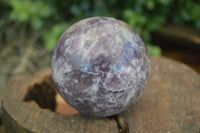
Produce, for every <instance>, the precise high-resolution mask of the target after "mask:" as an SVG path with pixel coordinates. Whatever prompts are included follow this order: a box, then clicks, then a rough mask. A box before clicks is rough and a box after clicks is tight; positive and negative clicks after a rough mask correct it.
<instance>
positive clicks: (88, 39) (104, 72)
mask: <svg viewBox="0 0 200 133" xmlns="http://www.w3.org/2000/svg"><path fill="white" fill-rule="evenodd" d="M150 66H151V64H150V57H149V53H148V51H147V48H146V46H145V44H144V42H143V41H142V39H141V38H140V37H139V35H138V34H137V33H136V32H135V31H134V30H133V29H132V28H131V27H130V26H129V25H127V24H126V23H124V22H122V21H120V20H116V19H114V18H108V17H93V18H88V19H84V20H82V21H79V22H77V23H75V24H74V25H72V26H71V27H70V28H68V29H67V30H66V31H65V33H64V34H63V35H62V36H61V38H60V39H59V41H58V43H57V45H56V48H55V50H54V53H53V57H52V62H51V67H52V76H53V80H54V82H55V85H56V88H57V91H58V92H59V93H60V95H61V96H62V97H63V99H64V100H65V101H66V102H67V103H69V104H70V105H71V106H72V107H74V108H75V109H77V110H78V111H79V112H81V113H83V114H87V115H91V116H97V117H104V116H111V115H116V114H118V113H120V112H121V111H123V110H125V109H127V108H128V106H129V105H130V104H133V103H135V102H136V101H137V100H138V98H139V97H140V96H141V95H142V93H143V91H144V88H145V86H146V84H147V82H148V79H149V75H150Z"/></svg>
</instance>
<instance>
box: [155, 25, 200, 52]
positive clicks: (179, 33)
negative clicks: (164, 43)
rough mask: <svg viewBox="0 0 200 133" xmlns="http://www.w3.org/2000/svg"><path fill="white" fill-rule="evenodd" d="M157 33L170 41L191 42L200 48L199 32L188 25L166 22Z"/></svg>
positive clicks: (186, 43) (188, 43)
mask: <svg viewBox="0 0 200 133" xmlns="http://www.w3.org/2000/svg"><path fill="white" fill-rule="evenodd" d="M158 33H159V34H160V35H161V36H163V37H165V38H166V40H170V41H171V42H181V43H182V44H184V45H191V44H193V45H194V46H195V45H196V47H198V48H200V33H199V32H197V31H196V30H194V29H192V28H190V27H186V26H180V25H173V24H168V25H165V26H163V27H162V28H161V30H160V31H159V32H158Z"/></svg>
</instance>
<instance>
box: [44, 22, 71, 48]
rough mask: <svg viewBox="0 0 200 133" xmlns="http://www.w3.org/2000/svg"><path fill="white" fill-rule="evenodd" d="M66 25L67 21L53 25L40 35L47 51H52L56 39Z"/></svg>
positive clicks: (67, 25)
mask: <svg viewBox="0 0 200 133" xmlns="http://www.w3.org/2000/svg"><path fill="white" fill-rule="evenodd" d="M68 27H69V24H68V23H59V24H56V25H54V26H53V27H52V28H51V29H50V30H47V31H46V32H45V33H44V34H43V35H42V39H43V41H44V43H45V48H46V49H47V50H48V51H52V50H53V49H54V48H55V46H56V44H57V41H58V39H59V38H60V36H61V35H62V34H63V33H64V31H65V30H66V29H67V28H68Z"/></svg>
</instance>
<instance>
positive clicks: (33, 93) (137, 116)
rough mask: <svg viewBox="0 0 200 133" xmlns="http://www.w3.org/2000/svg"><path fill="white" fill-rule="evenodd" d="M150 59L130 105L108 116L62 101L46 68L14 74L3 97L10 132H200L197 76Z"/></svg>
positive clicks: (183, 67) (199, 82)
mask: <svg viewBox="0 0 200 133" xmlns="http://www.w3.org/2000/svg"><path fill="white" fill-rule="evenodd" d="M151 61H152V69H151V76H150V80H149V83H148V85H147V88H146V90H145V92H144V94H143V95H142V97H141V98H140V99H139V100H138V102H137V103H136V104H134V105H132V106H130V107H129V108H128V110H126V111H124V112H122V113H121V114H119V115H118V116H113V117H107V118H95V117H90V116H86V115H82V114H79V113H78V112H77V111H76V110H74V109H73V108H71V107H70V106H69V105H67V104H65V103H64V102H62V100H61V99H60V98H59V95H58V94H57V92H56V90H55V87H54V84H53V81H52V77H51V71H50V69H45V70H42V71H39V72H38V73H36V74H35V75H34V76H30V75H20V76H19V75H18V76H14V77H13V78H12V79H11V80H10V81H9V82H8V85H7V87H6V88H5V89H6V91H5V94H4V95H3V96H2V117H3V124H4V126H5V128H6V130H7V132H8V133H32V132H36V133H47V132H48V133H117V132H119V133H144V132H148V133H155V132H163V133H167V132H170V133H173V132H175V133H179V132H181V133H182V132H183V133H189V132H197V133H199V132H200V100H199V98H200V76H199V75H198V74H197V73H196V72H195V71H194V70H192V69H191V68H189V67H188V66H186V65H184V64H181V63H178V62H176V61H173V60H170V59H166V58H163V57H161V58H152V59H151ZM62 105H63V106H62Z"/></svg>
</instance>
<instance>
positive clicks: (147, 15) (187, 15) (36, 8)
mask: <svg viewBox="0 0 200 133" xmlns="http://www.w3.org/2000/svg"><path fill="white" fill-rule="evenodd" d="M0 13H1V15H0V62H1V70H0V90H1V88H2V85H3V84H4V83H5V82H6V80H7V78H5V77H10V76H11V75H12V74H16V73H22V72H27V71H28V72H29V73H34V72H35V71H36V70H38V69H40V68H42V67H44V66H48V67H49V66H50V60H51V54H52V51H53V49H54V47H55V45H56V43H57V40H58V39H59V37H60V36H61V34H62V33H63V32H64V31H65V30H66V29H67V28H68V27H69V26H70V25H72V24H73V23H75V22H77V21H79V20H81V19H83V18H87V17H92V16H107V17H114V18H117V19H120V20H122V21H125V22H126V23H128V24H129V25H130V26H132V27H133V28H134V29H135V30H136V31H137V32H138V33H139V35H140V36H141V37H142V38H143V40H144V42H145V43H146V45H147V47H148V49H149V52H150V55H151V56H160V55H161V53H162V50H161V48H160V47H159V45H155V44H154V42H153V41H152V40H153V38H152V33H154V32H157V31H159V30H160V29H161V28H162V27H165V25H166V24H168V23H173V24H176V25H183V26H188V25H189V26H190V27H192V28H193V29H196V30H197V31H200V1H199V0H124V1H122V0H0Z"/></svg>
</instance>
